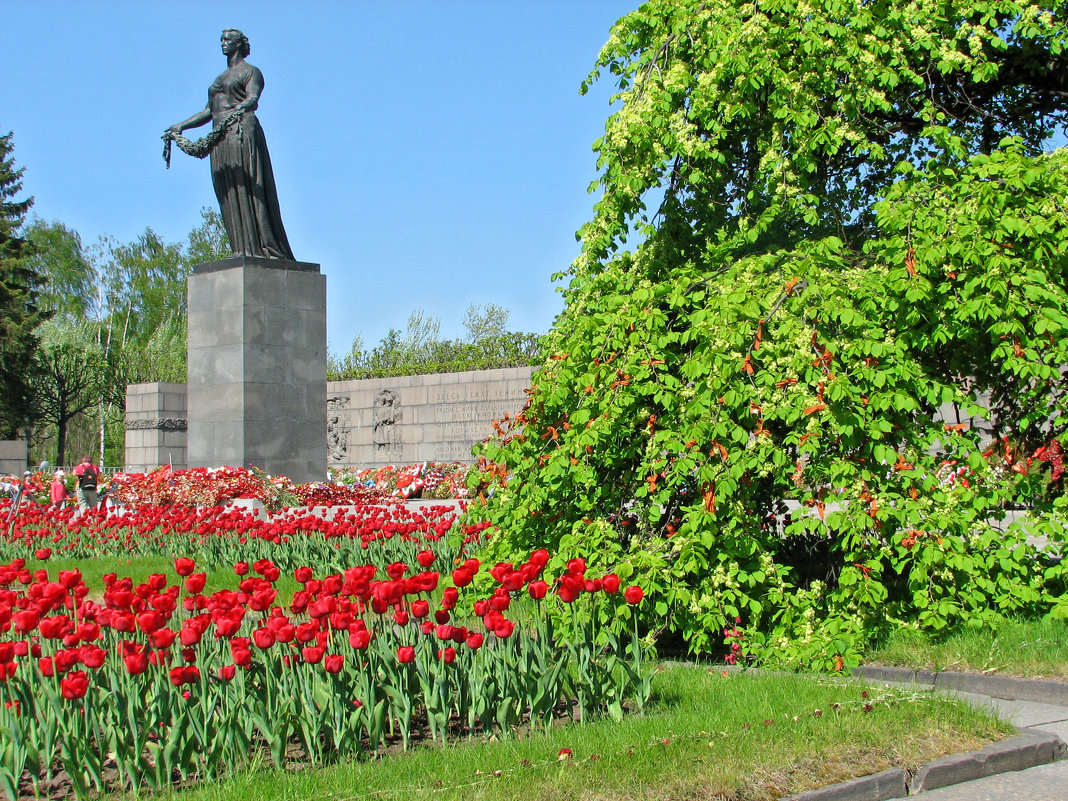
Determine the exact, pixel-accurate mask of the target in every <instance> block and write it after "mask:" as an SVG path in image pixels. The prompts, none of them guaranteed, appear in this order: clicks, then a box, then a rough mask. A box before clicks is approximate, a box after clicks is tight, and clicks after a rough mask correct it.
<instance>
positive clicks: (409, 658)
mask: <svg viewBox="0 0 1068 801" xmlns="http://www.w3.org/2000/svg"><path fill="white" fill-rule="evenodd" d="M397 661H398V662H400V663H401V664H402V665H407V664H409V663H411V662H414V661H415V649H414V648H413V647H412V646H410V645H402V646H401V647H400V648H398V649H397Z"/></svg>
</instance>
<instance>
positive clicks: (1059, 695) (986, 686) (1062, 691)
mask: <svg viewBox="0 0 1068 801" xmlns="http://www.w3.org/2000/svg"><path fill="white" fill-rule="evenodd" d="M935 687H937V688H939V689H951V690H960V691H962V692H971V693H980V694H982V695H989V696H992V697H994V698H1005V699H1009V700H1021V701H1037V702H1040V703H1049V704H1061V705H1064V706H1068V682H1060V681H1043V680H1038V679H1016V678H1013V677H1010V676H992V675H987V674H972V673H954V672H941V673H939V674H937V676H936V678H935Z"/></svg>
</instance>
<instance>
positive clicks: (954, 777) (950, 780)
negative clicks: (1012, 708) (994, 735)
mask: <svg viewBox="0 0 1068 801" xmlns="http://www.w3.org/2000/svg"><path fill="white" fill-rule="evenodd" d="M1064 750H1065V745H1064V743H1063V742H1062V741H1061V738H1060V737H1058V736H1057V735H1055V734H1051V733H1050V732H1040V731H1034V730H1031V729H1021V730H1020V733H1019V734H1018V735H1016V736H1015V737H1010V738H1009V739H1007V740H1002V741H1001V742H998V743H991V744H990V745H988V746H986V747H985V748H980V749H979V750H978V751H971V752H969V753H967V754H951V755H950V756H944V757H942V758H940V759H936V760H934V761H933V762H928V763H927V764H926V765H924V766H922V767H921V768H920V769H919V770H918V771H916V775H915V776H913V777H912V781H910V782H909V795H915V794H916V793H920V792H923V791H924V790H937V789H938V788H939V787H948V786H949V785H951V784H960V783H961V782H970V781H973V780H974V779H981V778H983V777H984V776H993V775H994V774H997V773H1009V772H1011V771H1014V770H1024V769H1026V768H1033V767H1035V766H1036V765H1046V764H1048V763H1050V762H1054V761H1056V760H1058V759H1061V758H1063V757H1064Z"/></svg>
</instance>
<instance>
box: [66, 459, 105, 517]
mask: <svg viewBox="0 0 1068 801" xmlns="http://www.w3.org/2000/svg"><path fill="white" fill-rule="evenodd" d="M73 472H74V475H76V476H77V477H78V489H77V496H78V508H79V509H95V508H96V485H97V483H98V482H99V480H100V468H98V467H97V466H96V465H95V464H93V461H92V459H90V458H89V457H88V456H83V457H82V461H81V464H79V465H78V466H77V467H75V468H74V471H73Z"/></svg>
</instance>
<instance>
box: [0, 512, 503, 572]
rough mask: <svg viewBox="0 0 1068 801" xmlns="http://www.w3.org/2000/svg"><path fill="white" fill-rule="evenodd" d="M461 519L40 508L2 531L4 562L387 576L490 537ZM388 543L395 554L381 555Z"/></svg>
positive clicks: (426, 514) (406, 515)
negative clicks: (185, 565) (159, 564)
mask: <svg viewBox="0 0 1068 801" xmlns="http://www.w3.org/2000/svg"><path fill="white" fill-rule="evenodd" d="M10 511H11V507H10V501H7V500H2V501H0V520H3V521H4V522H7V520H6V518H7V516H8V514H9V513H10ZM456 518H457V510H456V509H455V508H454V507H452V506H445V505H438V506H431V507H429V508H426V507H421V508H420V509H419V510H418V511H413V510H410V509H407V508H405V507H404V506H403V505H401V504H394V505H392V506H375V505H369V504H359V505H356V506H354V507H351V508H348V507H346V508H342V509H338V510H336V511H334V512H333V513H332V514H328V513H327V512H326V511H325V510H323V511H321V512H320V513H319V514H311V513H309V512H307V511H306V510H287V511H284V512H280V513H268V514H266V515H263V516H261V515H259V514H257V513H256V512H255V511H250V510H246V509H241V508H237V507H229V508H225V509H224V508H220V507H208V508H199V509H196V508H190V507H183V506H144V507H140V508H138V509H136V510H135V509H125V510H122V509H120V510H112V511H109V512H106V513H105V512H102V511H96V512H90V513H88V514H82V513H79V512H78V511H77V510H75V509H72V508H66V509H61V510H58V511H57V510H53V509H41V508H38V507H35V506H31V507H23V508H22V509H21V510H20V513H19V515H18V516H17V517H16V518H15V520H14V521H13V522H12V524H11V525H10V526H9V527H5V528H4V530H3V531H2V532H0V533H2V534H3V536H2V537H0V560H11V559H15V558H18V557H27V556H30V555H32V554H35V553H37V552H38V551H46V552H47V554H48V556H51V555H53V554H54V555H56V556H62V557H70V558H94V557H114V556H139V555H162V556H167V557H172V558H173V557H176V556H192V557H194V558H195V559H196V560H197V561H198V563H200V564H202V565H203V566H204V567H208V568H215V567H218V566H229V565H233V564H234V563H235V562H239V561H248V562H252V561H256V560H258V559H270V560H272V561H273V562H274V563H275V564H276V565H277V566H278V567H279V568H280V569H281V570H284V571H287V572H291V571H292V570H294V569H295V568H297V567H299V566H301V565H316V566H317V567H318V568H319V569H320V570H329V571H334V572H339V571H341V570H342V569H344V568H346V567H349V566H351V565H353V564H360V563H363V562H370V563H372V564H375V565H376V566H378V567H379V568H384V567H385V565H386V564H388V563H390V562H393V561H396V560H398V559H400V560H404V559H408V560H412V559H414V556H415V553H416V552H417V551H419V550H422V549H424V548H430V549H431V550H433V551H435V553H438V554H439V555H440V556H442V557H443V558H445V559H452V558H455V557H456V556H457V555H459V553H460V552H461V550H462V549H464V547H465V546H468V545H470V544H472V543H477V542H479V541H480V540H481V539H482V537H483V536H484V535H485V532H486V529H487V524H485V523H480V524H477V525H473V526H462V527H460V526H456ZM454 526H456V528H455V530H454ZM8 528H10V535H8ZM447 534H448V535H449V536H446V535H447ZM385 544H388V545H389V548H388V549H383V548H381V547H378V546H381V545H385ZM38 558H47V556H46V557H38Z"/></svg>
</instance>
